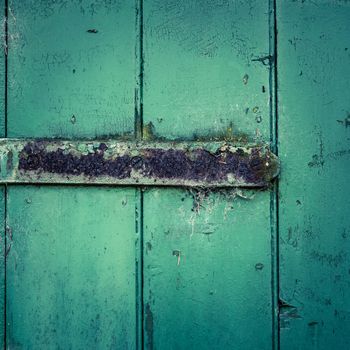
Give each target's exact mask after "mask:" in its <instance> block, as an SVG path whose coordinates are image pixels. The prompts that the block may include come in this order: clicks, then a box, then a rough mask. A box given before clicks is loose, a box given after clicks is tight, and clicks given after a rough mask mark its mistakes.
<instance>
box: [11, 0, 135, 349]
mask: <svg viewBox="0 0 350 350" xmlns="http://www.w3.org/2000/svg"><path fill="white" fill-rule="evenodd" d="M9 4H10V13H9V39H10V43H9V56H8V57H9V72H8V75H9V89H8V136H9V137H29V138H32V137H43V138H50V137H60V138H63V137H66V138H69V139H70V138H75V137H76V138H79V137H80V138H85V137H89V138H95V137H98V136H100V137H102V135H110V134H112V135H116V134H125V133H131V132H133V130H134V90H135V81H136V73H135V66H134V65H135V63H134V61H135V37H136V32H135V31H136V30H135V4H134V2H133V1H116V0H113V1H96V2H91V1H87V0H82V1H80V0H79V1H61V0H59V1H49V2H47V1H34V0H28V1H21V0H9ZM8 201H9V204H8V205H9V208H8V209H9V210H8V220H9V225H10V227H9V229H10V231H9V232H11V235H12V239H13V240H12V243H11V250H10V252H9V255H8V264H7V275H8V276H9V280H8V291H7V315H8V317H7V346H8V347H11V348H16V347H20V346H21V345H22V346H23V347H24V348H33V349H34V348H35V349H49V348H64V349H70V348H71V349H73V348H74V349H87V348H91V347H92V348H96V349H105V348H121V349H135V347H136V342H135V339H136V338H137V335H136V313H137V312H136V300H135V294H136V293H135V288H136V276H135V271H136V267H135V259H136V256H135V254H136V253H135V241H136V234H135V220H136V218H135V190H134V189H130V188H123V189H109V188H106V187H101V188H94V187H91V188H88V189H86V188H84V187H78V186H77V187H73V186H72V187H69V188H62V187H59V186H50V187H49V186H46V187H31V186H10V188H9V194H8ZM28 202H30V203H28ZM20 344H21V345H20Z"/></svg>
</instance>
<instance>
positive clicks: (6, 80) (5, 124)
mask: <svg viewBox="0 0 350 350" xmlns="http://www.w3.org/2000/svg"><path fill="white" fill-rule="evenodd" d="M4 5H5V6H4V9H3V11H4V24H3V25H4V28H3V30H4V39H3V40H4V47H3V50H4V60H5V62H4V63H5V64H4V70H5V71H4V77H5V80H4V85H5V86H4V89H5V94H4V96H3V98H4V116H3V117H4V134H3V135H2V136H3V137H5V138H6V137H7V110H8V93H7V87H8V45H9V40H8V14H9V2H8V0H5V1H4ZM3 195H4V198H3V203H4V217H3V232H4V243H3V254H4V256H3V259H4V271H3V274H4V279H3V283H4V285H3V292H4V295H3V303H4V310H3V312H4V314H3V327H4V328H3V334H4V336H3V348H4V349H6V340H7V332H6V329H7V327H6V323H7V306H6V304H7V303H6V300H7V283H6V282H7V266H6V265H7V226H8V225H7V197H8V191H7V185H4V192H3Z"/></svg>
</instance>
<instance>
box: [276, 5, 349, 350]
mask: <svg viewBox="0 0 350 350" xmlns="http://www.w3.org/2000/svg"><path fill="white" fill-rule="evenodd" d="M277 14H278V37H279V40H278V77H279V79H278V87H279V145H280V146H279V154H280V157H281V162H282V164H283V171H282V174H281V184H280V210H279V213H280V220H279V221H280V263H281V266H280V284H281V296H280V297H281V299H282V301H281V310H280V327H281V349H320V350H321V349H324V350H326V349H332V348H333V349H344V350H345V349H349V348H350V333H349V323H350V313H349V309H350V300H349V297H348V296H349V293H350V275H349V264H350V255H349V249H348V247H349V239H350V221H349V208H350V185H349V176H348V174H349V170H350V167H349V164H350V163H349V161H350V151H349V137H350V136H349V135H350V134H349V132H350V128H349V127H348V126H349V123H348V122H349V111H350V107H349V101H350V92H349V75H350V64H349V63H350V43H349V37H350V29H349V18H350V3H349V2H346V1H325V0H322V1H292V0H288V1H278V12H277Z"/></svg>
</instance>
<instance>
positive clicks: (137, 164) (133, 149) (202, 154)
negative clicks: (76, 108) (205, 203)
mask: <svg viewBox="0 0 350 350" xmlns="http://www.w3.org/2000/svg"><path fill="white" fill-rule="evenodd" d="M0 166H1V170H0V174H1V176H0V183H2V184H3V183H9V184H10V183H37V184H41V183H42V184H44V183H52V184H84V185H89V184H110V185H156V186H189V187H198V186H200V187H265V186H267V185H268V184H269V182H271V180H273V178H275V177H276V176H277V175H278V172H279V161H278V158H277V157H276V156H275V155H274V154H273V153H271V151H270V150H269V149H268V147H267V146H265V145H245V146H244V147H240V146H237V145H233V144H231V143H228V142H125V141H124V142H123V141H122V142H119V141H116V140H106V141H84V140H75V141H67V140H38V139H33V140H31V139H28V140H26V139H0Z"/></svg>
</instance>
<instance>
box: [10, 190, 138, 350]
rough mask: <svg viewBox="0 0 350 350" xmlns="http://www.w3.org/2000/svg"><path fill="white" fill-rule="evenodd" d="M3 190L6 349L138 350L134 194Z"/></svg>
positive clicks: (93, 191) (124, 192)
mask: <svg viewBox="0 0 350 350" xmlns="http://www.w3.org/2000/svg"><path fill="white" fill-rule="evenodd" d="M8 191H9V200H8V222H9V226H10V227H11V231H10V233H9V242H8V244H9V246H8V255H7V271H8V273H7V294H8V299H7V310H8V311H7V325H8V326H7V333H8V339H7V347H8V348H11V349H13V348H31V349H59V348H60V349H91V348H94V349H117V348H118V349H135V314H136V310H135V266H134V264H133V262H134V260H135V250H134V248H135V232H134V225H133V224H132V223H133V222H134V220H135V208H134V196H135V193H134V190H132V189H129V190H125V189H116V188H114V189H112V188H110V189H106V188H98V187H90V188H80V189H70V188H66V187H62V188H61V187H56V186H55V187H38V186H37V187H34V186H26V187H22V186H17V187H13V186H11V187H9V189H8ZM92 198H93V200H92Z"/></svg>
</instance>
